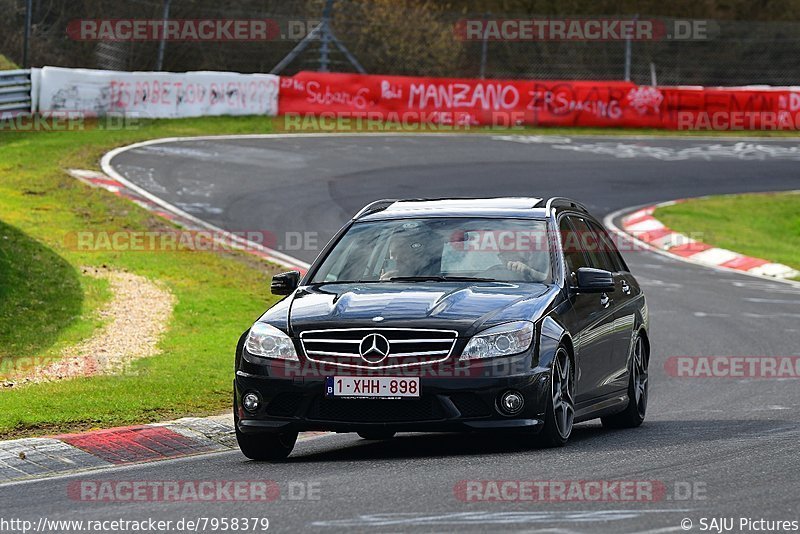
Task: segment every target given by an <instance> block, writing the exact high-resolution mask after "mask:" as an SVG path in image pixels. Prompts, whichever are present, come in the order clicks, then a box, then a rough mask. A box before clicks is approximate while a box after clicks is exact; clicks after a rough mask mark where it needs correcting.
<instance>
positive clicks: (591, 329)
mask: <svg viewBox="0 0 800 534" xmlns="http://www.w3.org/2000/svg"><path fill="white" fill-rule="evenodd" d="M559 231H560V233H561V245H562V249H563V252H564V263H565V269H566V277H567V283H568V284H569V285H575V283H576V277H575V272H576V271H577V270H578V269H579V268H580V267H593V268H595V269H602V268H604V266H605V265H604V264H603V262H602V261H601V260H600V258H599V257H598V255H597V252H596V251H595V250H590V248H591V247H590V246H588V245H590V243H591V240H592V235H593V232H592V230H591V229H590V228H589V226H588V225H587V223H586V220H585V219H584V218H583V217H581V216H579V215H577V214H575V215H573V214H567V215H565V216H563V217H562V218H561V219H560V220H559ZM596 238H597V237H596V235H595V239H596ZM569 298H570V302H571V303H572V309H573V314H574V316H573V321H574V322H573V324H574V330H573V343H574V344H575V353H576V366H577V368H578V374H577V376H576V388H575V389H576V397H575V402H576V404H577V405H579V406H580V405H581V404H582V403H587V402H590V401H591V400H592V399H595V398H597V397H601V396H603V395H605V394H607V393H610V392H612V391H614V388H613V387H611V386H610V384H608V378H609V370H610V369H611V368H613V367H614V365H613V357H614V319H615V317H614V312H615V306H614V298H613V295H611V294H606V293H602V294H597V293H576V292H574V291H570V297H569Z"/></svg>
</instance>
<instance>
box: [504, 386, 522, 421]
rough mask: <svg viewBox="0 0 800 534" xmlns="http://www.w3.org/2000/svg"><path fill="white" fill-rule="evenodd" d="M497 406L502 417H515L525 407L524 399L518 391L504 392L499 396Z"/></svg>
mask: <svg viewBox="0 0 800 534" xmlns="http://www.w3.org/2000/svg"><path fill="white" fill-rule="evenodd" d="M498 406H499V407H500V411H501V412H502V413H503V415H516V414H518V413H519V412H521V411H522V407H523V406H525V399H524V398H523V396H522V393H520V392H519V391H506V392H505V393H503V394H502V395H501V396H500V400H499V402H498Z"/></svg>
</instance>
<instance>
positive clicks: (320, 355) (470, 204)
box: [233, 198, 650, 460]
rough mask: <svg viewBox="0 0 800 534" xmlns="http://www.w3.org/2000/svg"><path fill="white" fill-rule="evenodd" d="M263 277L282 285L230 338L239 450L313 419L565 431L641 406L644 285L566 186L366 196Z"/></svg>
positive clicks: (379, 432)
mask: <svg viewBox="0 0 800 534" xmlns="http://www.w3.org/2000/svg"><path fill="white" fill-rule="evenodd" d="M272 292H273V293H276V294H279V295H286V298H284V299H283V300H281V301H280V302H279V303H277V304H275V305H274V306H273V307H272V308H270V309H269V310H267V311H266V313H264V315H262V316H261V317H260V318H259V319H258V320H257V321H256V322H255V324H253V326H252V327H251V328H250V329H249V330H248V331H247V332H245V333H244V334H243V335H242V337H241V339H240V340H239V344H238V346H237V350H236V376H235V380H234V400H233V403H234V406H233V412H234V418H235V421H236V436H237V438H238V442H239V446H240V448H241V450H242V452H243V453H244V454H245V456H247V457H249V458H252V459H256V460H270V459H280V458H284V457H286V456H287V455H288V454H289V453H290V452H291V451H292V448H293V447H294V445H295V442H296V440H297V434H298V432H299V431H308V430H324V431H333V432H357V433H358V434H359V435H360V436H361V437H363V438H364V439H390V438H391V437H393V436H394V434H395V433H396V432H408V431H412V432H426V431H434V432H441V431H445V432H451V431H452V432H474V431H493V432H500V431H503V432H509V433H511V434H512V435H513V436H514V439H518V440H521V441H520V442H522V443H525V442H530V443H532V444H533V443H535V444H538V445H540V446H541V445H543V446H561V445H564V444H565V443H566V442H567V440H568V439H569V437H570V434H571V432H572V427H573V425H574V424H575V423H577V422H580V421H586V420H589V419H595V418H601V419H602V422H603V424H604V425H605V426H608V427H636V426H638V425H640V424H641V423H642V421H643V419H644V417H645V410H646V407H647V388H648V359H649V354H650V344H649V335H648V316H647V306H646V304H645V298H644V295H643V294H642V291H641V290H640V288H639V284H638V283H637V281H636V279H635V278H634V277H633V275H632V274H631V272H630V270H629V269H628V267H627V265H626V264H625V261H624V260H623V258H622V256H621V255H620V253H619V251H618V248H617V247H616V246H615V243H614V240H613V239H612V237H611V236H610V235H609V234H608V233H607V232H606V230H605V229H604V228H603V226H602V225H601V224H600V223H599V222H598V221H597V220H596V219H595V218H594V217H592V216H591V215H589V213H588V211H587V210H586V208H585V207H583V206H582V205H581V204H579V203H578V202H575V201H573V200H569V199H564V198H551V199H549V200H544V199H539V198H475V199H432V200H424V199H423V200H381V201H377V202H374V203H372V204H370V205H368V206H367V207H365V208H364V209H362V210H361V211H360V212H359V213H358V214H357V215H356V216H355V217H353V219H352V220H351V221H349V222H348V223H347V224H346V225H345V227H344V228H342V229H341V230H340V231H339V233H338V234H337V235H336V236H335V237H334V238H333V239H332V240H331V242H330V243H329V244H328V245H327V246H326V247H325V249H324V250H323V251H322V253H321V254H320V255H319V257H318V258H317V260H316V261H315V262H314V264H313V265H312V266H311V267H310V269H309V270H308V272H307V273H306V274H305V275H304V276H302V277H301V275H300V273H298V272H296V271H292V272H287V273H283V274H280V275H277V276H275V277H274V278H273V281H272Z"/></svg>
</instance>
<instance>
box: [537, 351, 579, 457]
mask: <svg viewBox="0 0 800 534" xmlns="http://www.w3.org/2000/svg"><path fill="white" fill-rule="evenodd" d="M574 392H575V372H574V370H573V365H572V360H571V359H570V357H569V353H568V352H567V349H566V348H565V347H564V346H563V345H562V346H559V347H558V350H557V351H556V355H555V358H554V359H553V365H552V367H551V369H550V402H548V403H547V409H546V410H545V417H544V428H542V431H541V433H540V434H539V435H538V436H537V437H538V443H539V445H540V446H542V447H563V446H564V445H566V444H567V441H569V437H570V435H572V426H573V423H574V421H575V397H574Z"/></svg>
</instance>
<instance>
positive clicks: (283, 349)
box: [245, 323, 299, 360]
mask: <svg viewBox="0 0 800 534" xmlns="http://www.w3.org/2000/svg"><path fill="white" fill-rule="evenodd" d="M245 347H247V352H249V353H250V354H252V355H254V356H261V357H262V358H276V359H279V360H299V358H298V357H297V351H295V350H294V343H292V339H291V338H290V337H289V336H287V335H286V334H284V333H283V332H281V331H280V330H278V329H277V328H275V327H274V326H272V325H268V324H267V323H256V324H254V325H253V327H252V328H250V334H248V336H247V341H246V342H245Z"/></svg>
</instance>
